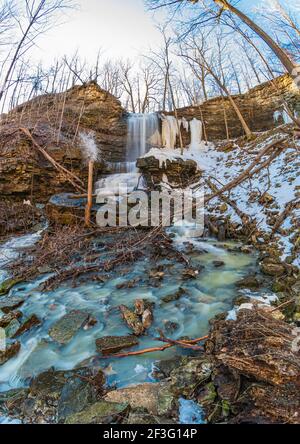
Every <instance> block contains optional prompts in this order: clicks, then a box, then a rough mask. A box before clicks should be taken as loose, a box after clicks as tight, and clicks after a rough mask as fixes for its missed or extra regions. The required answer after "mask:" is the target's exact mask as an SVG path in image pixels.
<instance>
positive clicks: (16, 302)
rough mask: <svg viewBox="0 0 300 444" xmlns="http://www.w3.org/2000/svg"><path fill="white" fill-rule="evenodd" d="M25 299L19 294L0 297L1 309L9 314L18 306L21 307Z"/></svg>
mask: <svg viewBox="0 0 300 444" xmlns="http://www.w3.org/2000/svg"><path fill="white" fill-rule="evenodd" d="M24 302H25V299H24V298H22V297H18V296H5V297H2V298H0V310H1V311H3V313H5V314H7V313H9V312H11V311H13V310H15V309H16V308H19V307H21V305H22V304H23V303H24Z"/></svg>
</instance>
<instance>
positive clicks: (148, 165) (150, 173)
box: [137, 155, 202, 190]
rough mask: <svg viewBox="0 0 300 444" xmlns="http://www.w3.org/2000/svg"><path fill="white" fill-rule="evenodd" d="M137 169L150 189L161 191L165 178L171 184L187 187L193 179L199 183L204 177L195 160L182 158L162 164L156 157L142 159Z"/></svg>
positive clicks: (138, 161)
mask: <svg viewBox="0 0 300 444" xmlns="http://www.w3.org/2000/svg"><path fill="white" fill-rule="evenodd" d="M137 167H138V168H139V170H140V171H141V173H142V174H143V176H144V178H145V180H146V183H147V185H148V187H149V189H151V190H153V189H159V188H160V184H161V182H162V181H163V179H164V178H167V180H168V182H169V183H172V184H173V185H179V186H181V187H183V188H184V187H185V186H187V185H189V184H190V181H191V178H193V181H194V182H197V181H198V180H199V178H200V177H201V175H202V172H201V171H200V170H199V169H198V165H197V162H195V161H194V160H184V159H182V158H180V157H178V158H176V159H175V158H174V159H172V160H170V159H166V162H163V163H160V161H159V159H157V158H156V157H155V156H154V155H153V156H149V155H147V156H146V157H141V158H139V159H138V160H137Z"/></svg>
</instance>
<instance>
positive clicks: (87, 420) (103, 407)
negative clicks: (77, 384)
mask: <svg viewBox="0 0 300 444" xmlns="http://www.w3.org/2000/svg"><path fill="white" fill-rule="evenodd" d="M129 410H130V408H129V405H128V403H126V402H124V403H115V402H108V401H105V400H101V401H98V402H96V403H94V404H92V405H90V406H88V407H86V408H85V409H83V410H82V411H81V412H79V413H74V414H73V415H70V416H68V417H67V418H66V420H65V424H110V423H112V422H114V423H116V422H117V423H119V422H122V421H123V419H124V418H125V417H126V416H127V415H128V412H129Z"/></svg>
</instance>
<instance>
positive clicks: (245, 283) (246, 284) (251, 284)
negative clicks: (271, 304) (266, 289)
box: [236, 276, 260, 288]
mask: <svg viewBox="0 0 300 444" xmlns="http://www.w3.org/2000/svg"><path fill="white" fill-rule="evenodd" d="M236 286H237V287H239V288H259V287H260V282H259V281H258V279H257V278H256V276H247V277H245V278H243V279H241V280H239V281H238V282H237V283H236Z"/></svg>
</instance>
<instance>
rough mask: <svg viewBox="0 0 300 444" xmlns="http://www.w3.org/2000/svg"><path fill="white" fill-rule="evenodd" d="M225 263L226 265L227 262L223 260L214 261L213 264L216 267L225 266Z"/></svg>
mask: <svg viewBox="0 0 300 444" xmlns="http://www.w3.org/2000/svg"><path fill="white" fill-rule="evenodd" d="M224 265H225V262H223V261H213V266H214V267H216V268H219V267H224Z"/></svg>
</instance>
